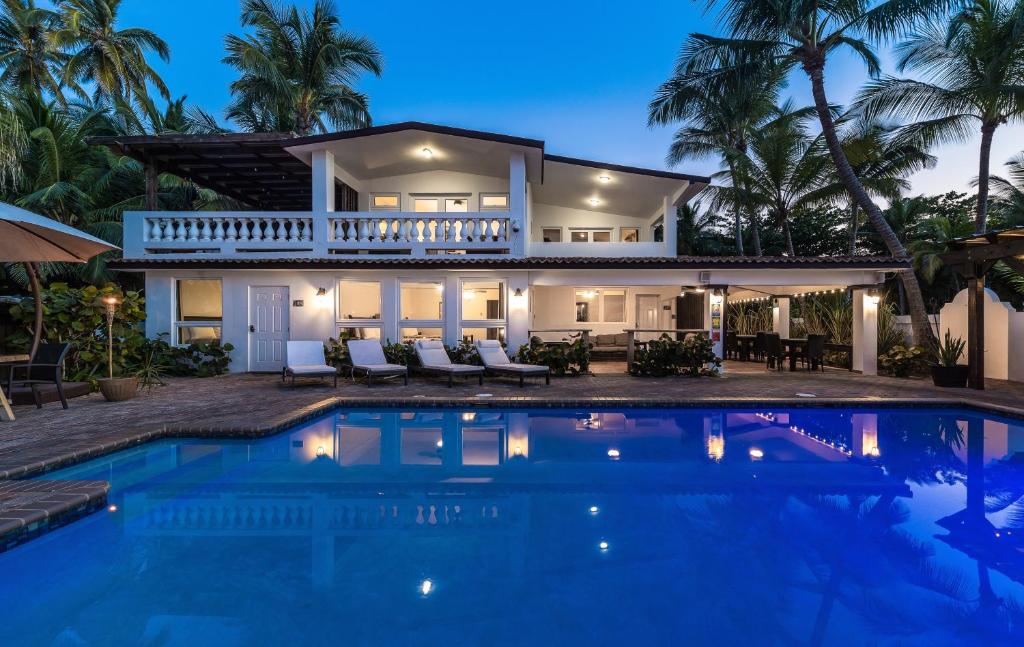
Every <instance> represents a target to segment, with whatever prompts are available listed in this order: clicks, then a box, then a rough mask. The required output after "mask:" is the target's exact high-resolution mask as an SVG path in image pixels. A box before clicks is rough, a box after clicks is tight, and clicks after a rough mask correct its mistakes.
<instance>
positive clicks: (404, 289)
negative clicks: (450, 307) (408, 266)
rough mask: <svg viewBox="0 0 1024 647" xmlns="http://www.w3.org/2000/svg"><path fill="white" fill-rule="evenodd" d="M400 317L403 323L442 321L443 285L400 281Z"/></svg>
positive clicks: (438, 282) (439, 283)
mask: <svg viewBox="0 0 1024 647" xmlns="http://www.w3.org/2000/svg"><path fill="white" fill-rule="evenodd" d="M400 292H401V295H400V301H401V303H400V306H401V314H400V317H401V319H402V320H403V321H444V284H443V283H441V282H440V281H437V282H431V283H419V282H412V281H402V284H401V288H400Z"/></svg>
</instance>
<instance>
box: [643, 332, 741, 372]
mask: <svg viewBox="0 0 1024 647" xmlns="http://www.w3.org/2000/svg"><path fill="white" fill-rule="evenodd" d="M721 365H722V360H721V358H720V357H717V356H716V355H715V352H714V344H713V343H712V342H711V339H710V338H708V336H707V335H703V334H698V335H687V337H686V339H683V340H676V339H672V337H671V336H669V335H667V334H662V335H661V337H659V338H658V339H652V340H651V341H649V342H647V343H646V344H644V345H643V346H641V347H639V348H637V349H636V353H635V357H634V359H633V363H632V364H631V365H630V366H629V372H630V374H631V375H642V376H648V377H664V376H667V375H687V376H690V377H700V376H703V375H717V374H718V369H719V368H721Z"/></svg>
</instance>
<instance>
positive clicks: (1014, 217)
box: [989, 153, 1024, 227]
mask: <svg viewBox="0 0 1024 647" xmlns="http://www.w3.org/2000/svg"><path fill="white" fill-rule="evenodd" d="M1006 169H1007V170H1008V171H1009V178H1004V177H1000V176H998V175H993V176H992V177H991V178H990V179H989V182H990V183H991V185H992V193H993V194H994V195H995V201H994V203H993V207H994V208H995V209H996V210H997V212H998V216H999V221H1000V225H999V226H1003V227H1011V226H1014V225H1024V153H1017V154H1016V155H1014V156H1013V157H1012V158H1010V160H1009V161H1007V162H1006Z"/></svg>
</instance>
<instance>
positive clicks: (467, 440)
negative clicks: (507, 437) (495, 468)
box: [462, 427, 504, 465]
mask: <svg viewBox="0 0 1024 647" xmlns="http://www.w3.org/2000/svg"><path fill="white" fill-rule="evenodd" d="M503 431H504V430H503V429H502V428H501V427H484V428H479V427H464V428H463V429H462V464H463V465H497V464H498V463H499V462H500V454H501V434H502V432H503Z"/></svg>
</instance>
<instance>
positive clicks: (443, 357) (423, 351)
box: [415, 339, 452, 366]
mask: <svg viewBox="0 0 1024 647" xmlns="http://www.w3.org/2000/svg"><path fill="white" fill-rule="evenodd" d="M415 348H416V355H418V356H419V358H420V364H423V365H424V366H451V363H452V360H451V358H449V357H448V352H447V351H446V350H445V349H444V344H443V343H441V342H440V341H437V340H426V339H421V340H419V341H417V342H416V344H415Z"/></svg>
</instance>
